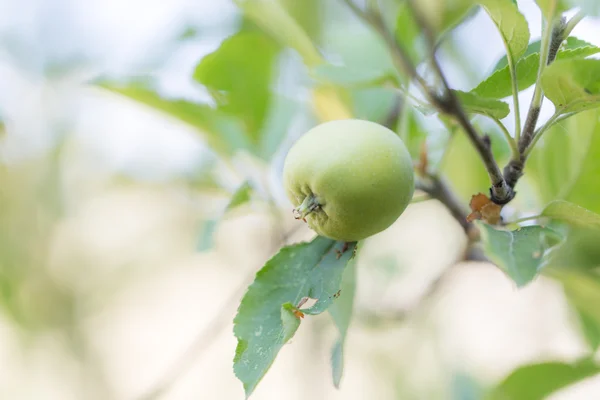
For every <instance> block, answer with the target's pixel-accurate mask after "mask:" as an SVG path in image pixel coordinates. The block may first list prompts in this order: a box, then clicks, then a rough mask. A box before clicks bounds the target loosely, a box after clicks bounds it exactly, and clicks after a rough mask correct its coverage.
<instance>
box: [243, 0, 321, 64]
mask: <svg viewBox="0 0 600 400" xmlns="http://www.w3.org/2000/svg"><path fill="white" fill-rule="evenodd" d="M235 3H236V5H237V6H238V7H240V9H241V10H242V11H243V12H244V14H245V15H246V16H247V17H248V18H249V19H250V20H252V21H253V22H254V23H256V24H257V25H258V26H259V27H261V28H262V29H263V31H264V32H265V33H267V34H269V35H270V37H272V38H273V39H274V40H276V41H278V42H279V43H280V44H281V45H283V46H286V47H290V48H292V49H294V50H296V51H297V52H298V54H300V56H301V57H302V59H303V61H304V63H305V64H306V65H308V66H315V65H317V64H320V63H322V62H323V59H322V57H321V55H320V54H319V52H318V50H317V49H316V48H315V46H314V44H313V43H312V41H311V38H310V36H309V35H308V34H307V33H306V31H305V30H304V29H303V27H302V25H300V24H299V23H298V21H297V20H296V19H295V18H294V17H292V15H290V13H289V12H288V11H287V10H286V9H285V8H284V6H283V4H281V3H280V2H279V1H275V0H235ZM252 50H253V49H248V51H250V53H251V54H250V55H251V57H254V56H255V55H253V54H252V53H253V52H252Z"/></svg>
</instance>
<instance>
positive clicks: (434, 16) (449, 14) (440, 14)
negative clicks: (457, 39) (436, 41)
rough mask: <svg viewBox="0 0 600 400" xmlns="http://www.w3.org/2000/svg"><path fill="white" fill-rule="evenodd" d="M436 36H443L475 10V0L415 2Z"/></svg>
mask: <svg viewBox="0 0 600 400" xmlns="http://www.w3.org/2000/svg"><path fill="white" fill-rule="evenodd" d="M413 4H415V5H416V6H417V7H419V9H420V13H421V15H423V16H424V17H425V19H426V20H427V22H428V24H429V26H430V27H431V28H432V30H433V31H434V34H435V35H436V36H438V37H439V36H442V35H444V34H445V33H447V32H448V31H450V30H451V29H453V28H454V27H456V26H457V25H458V24H460V22H461V21H463V20H464V19H465V18H466V17H467V16H469V15H470V14H471V12H472V11H473V10H474V6H475V2H474V1H473V0H429V1H418V2H414V3H413Z"/></svg>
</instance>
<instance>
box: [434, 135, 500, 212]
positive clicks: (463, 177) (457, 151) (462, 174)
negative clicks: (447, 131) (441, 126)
mask: <svg viewBox="0 0 600 400" xmlns="http://www.w3.org/2000/svg"><path fill="white" fill-rule="evenodd" d="M451 135H452V137H451V138H450V143H449V144H448V148H447V150H446V153H445V156H444V158H443V159H442V164H441V168H442V171H443V172H444V175H446V176H447V177H448V179H449V180H450V182H451V184H452V188H453V189H454V190H455V191H456V193H457V194H458V195H459V196H460V198H461V199H462V200H463V202H464V203H465V204H468V203H469V199H470V198H471V196H472V195H473V193H479V192H484V193H485V192H486V191H487V190H488V188H489V186H490V178H489V176H488V174H487V172H486V170H485V166H484V164H483V162H482V161H481V157H480V156H479V153H477V151H476V150H475V148H474V147H473V145H472V144H471V142H470V141H469V139H468V138H467V135H465V134H464V132H462V131H460V130H458V129H457V130H456V131H455V132H453V133H451ZM493 144H494V143H493V142H492V145H493Z"/></svg>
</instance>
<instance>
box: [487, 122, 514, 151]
mask: <svg viewBox="0 0 600 400" xmlns="http://www.w3.org/2000/svg"><path fill="white" fill-rule="evenodd" d="M486 116H487V117H488V118H490V119H491V120H492V121H494V122H495V123H496V125H498V127H499V128H500V130H501V131H502V133H503V134H504V138H505V139H506V141H507V142H508V145H509V146H510V151H511V154H512V156H513V157H518V156H519V148H518V147H517V141H516V140H515V139H514V138H513V137H512V136H511V135H510V132H509V131H508V129H506V126H505V125H504V124H503V123H502V121H500V120H499V119H498V118H496V117H494V116H493V115H489V114H486Z"/></svg>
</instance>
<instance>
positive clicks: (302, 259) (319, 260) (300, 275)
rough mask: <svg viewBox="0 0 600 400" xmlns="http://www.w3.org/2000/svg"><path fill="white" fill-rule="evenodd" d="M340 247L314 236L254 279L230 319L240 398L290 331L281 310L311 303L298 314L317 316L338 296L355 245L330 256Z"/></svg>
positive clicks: (276, 258)
mask: <svg viewBox="0 0 600 400" xmlns="http://www.w3.org/2000/svg"><path fill="white" fill-rule="evenodd" d="M342 246H343V244H342V243H340V242H335V241H333V240H330V239H327V238H323V237H319V236H317V237H316V238H315V239H313V241H311V242H309V243H301V244H296V245H292V246H287V247H284V248H282V249H281V250H280V251H279V253H277V254H276V255H275V256H274V257H273V258H271V259H270V260H269V261H267V263H266V264H265V266H264V267H263V268H262V269H261V270H260V271H258V273H257V274H256V278H255V280H254V283H252V285H250V287H249V288H248V291H247V292H246V294H245V295H244V297H243V299H242V301H241V304H240V307H239V309H238V313H237V315H236V317H235V319H234V334H235V336H236V338H237V339H238V345H237V348H236V354H235V358H234V372H235V375H236V376H237V377H238V378H239V379H240V381H242V383H243V384H244V389H245V392H246V397H248V396H249V395H250V394H251V393H252V392H253V391H254V389H255V388H256V385H257V384H258V383H259V381H260V380H261V379H262V378H263V376H264V375H265V373H266V372H267V371H268V369H269V368H270V366H271V365H272V363H273V362H274V360H275V358H276V356H277V353H278V352H279V350H281V348H282V347H283V345H284V344H285V343H286V342H287V340H289V338H290V337H291V336H290V333H291V332H292V330H294V329H293V328H294V326H293V325H291V324H290V321H289V318H287V317H288V316H289V315H287V316H286V321H285V322H284V321H282V306H283V305H284V304H286V303H290V304H292V305H297V304H299V302H300V300H301V299H302V298H304V297H310V298H313V299H316V300H317V302H316V303H315V304H314V305H313V306H312V307H310V308H309V309H303V310H302V312H304V313H305V314H319V313H321V312H323V311H325V310H327V308H329V306H330V305H331V304H332V303H333V302H334V301H335V297H334V295H336V293H337V292H338V290H340V285H341V281H342V275H343V273H344V270H345V267H346V264H347V263H348V262H349V261H350V259H351V257H352V254H353V251H354V248H355V246H356V245H355V244H350V246H349V248H348V249H347V250H346V251H345V252H344V253H343V254H341V256H339V254H338V253H336V250H340V249H341V248H342ZM286 307H288V308H289V306H286ZM288 311H289V310H288ZM286 339H287V340H286Z"/></svg>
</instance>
